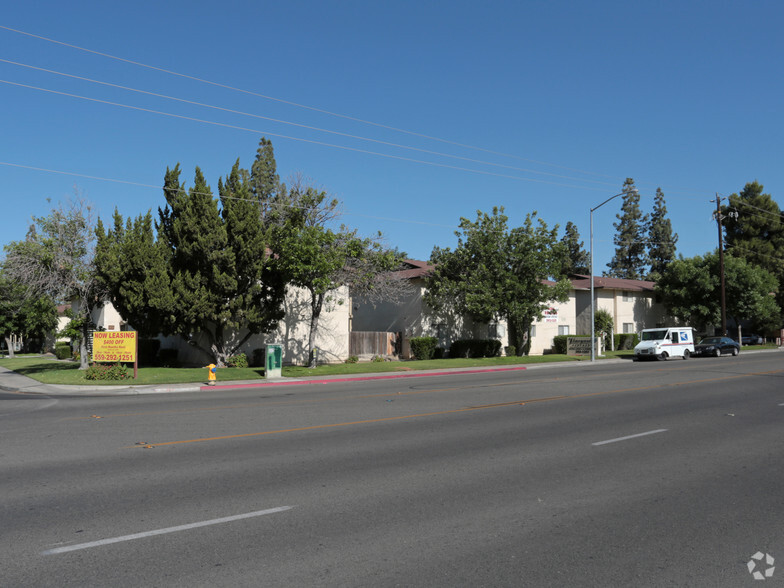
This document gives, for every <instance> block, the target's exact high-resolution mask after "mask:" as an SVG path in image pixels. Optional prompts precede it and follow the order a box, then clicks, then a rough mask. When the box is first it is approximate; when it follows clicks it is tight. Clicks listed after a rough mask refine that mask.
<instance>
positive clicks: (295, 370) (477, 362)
mask: <svg viewBox="0 0 784 588" xmlns="http://www.w3.org/2000/svg"><path fill="white" fill-rule="evenodd" d="M761 349H776V346H775V345H753V346H744V347H743V351H744V352H745V351H755V350H761ZM633 358H634V351H632V350H624V351H605V353H604V355H603V356H602V357H597V359H599V360H601V359H629V360H631V359H633ZM590 359H591V358H590V356H580V357H574V356H568V355H556V354H551V355H531V356H528V357H485V358H477V359H463V358H457V359H431V360H426V361H384V362H378V363H376V362H361V363H338V364H328V365H320V366H318V367H316V368H313V369H309V368H306V367H301V366H284V367H283V377H284V378H296V377H319V376H339V375H357V374H377V373H389V372H398V373H399V372H409V371H414V370H448V369H453V368H468V367H475V368H485V367H498V366H505V365H527V364H537V363H549V362H559V361H560V362H565V361H570V362H574V361H590ZM0 366H2V367H4V368H7V369H9V370H13V371H15V372H16V373H18V374H21V375H23V376H28V377H30V378H33V379H34V380H38V381H39V382H41V383H42V384H54V385H72V386H102V385H103V386H117V385H126V386H127V385H137V386H150V385H162V384H191V383H200V382H203V383H206V382H207V369H206V368H159V367H142V368H139V377H138V379H136V380H133V379H130V380H122V381H106V380H97V381H96V380H85V379H84V372H83V371H80V370H79V364H78V363H76V362H73V361H67V360H65V361H58V360H55V359H48V358H45V357H41V356H24V357H16V358H14V359H7V358H6V359H0ZM129 371H130V372H131V374H132V373H133V368H130V369H129ZM263 378H264V369H263V368H222V369H219V370H218V383H219V384H220V383H221V382H231V381H237V380H260V379H263Z"/></svg>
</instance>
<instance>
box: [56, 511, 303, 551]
mask: <svg viewBox="0 0 784 588" xmlns="http://www.w3.org/2000/svg"><path fill="white" fill-rule="evenodd" d="M292 508H294V507H293V506H279V507H277V508H269V509H267V510H257V511H256V512H248V513H245V514H239V515H234V516H230V517H223V518H221V519H212V520H210V521H201V522H199V523H190V524H188V525H180V526H178V527H168V528H166V529H156V530H154V531H145V532H144V533H135V534H133V535H123V536H122V537H111V538H110V539H101V540H100V541H91V542H90V543H79V544H78V545H68V546H67V547H56V548H54V549H47V550H46V551H42V552H41V555H54V554H56V553H65V552H67V551H77V550H79V549H89V548H91V547H99V546H101V545H110V544H111V543H120V542H121V541H133V540H134V539H144V538H145V537H153V536H155V535H165V534H166V533H176V532H177V531H187V530H188V529H197V528H199V527H207V526H209V525H219V524H220V523H229V522H231V521H239V520H241V519H249V518H252V517H261V516H264V515H269V514H275V513H277V512H283V511H286V510H291V509H292Z"/></svg>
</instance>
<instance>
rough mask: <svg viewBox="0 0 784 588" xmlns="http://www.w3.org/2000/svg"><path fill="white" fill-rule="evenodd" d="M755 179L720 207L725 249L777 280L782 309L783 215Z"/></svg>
mask: <svg viewBox="0 0 784 588" xmlns="http://www.w3.org/2000/svg"><path fill="white" fill-rule="evenodd" d="M763 189H764V188H763V186H762V184H760V183H759V182H756V181H754V182H749V183H748V184H746V185H745V186H744V188H743V190H741V191H740V193H739V194H732V195H731V196H730V197H729V204H728V205H727V206H723V207H722V210H721V212H722V217H723V221H722V223H723V226H724V230H725V235H726V243H727V250H728V251H729V252H731V253H732V255H733V256H734V257H741V258H743V259H746V260H747V261H749V262H750V263H752V264H754V265H757V266H759V267H761V268H764V269H766V270H768V271H769V272H771V273H772V274H773V275H774V276H776V279H777V281H778V288H777V301H778V305H779V307H780V308H782V309H784V217H782V211H781V210H780V209H779V206H778V204H776V202H775V201H774V200H773V198H772V197H771V196H770V194H765V193H763Z"/></svg>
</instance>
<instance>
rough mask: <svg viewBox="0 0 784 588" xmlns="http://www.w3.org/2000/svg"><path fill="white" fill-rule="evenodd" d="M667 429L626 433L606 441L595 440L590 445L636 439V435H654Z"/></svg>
mask: <svg viewBox="0 0 784 588" xmlns="http://www.w3.org/2000/svg"><path fill="white" fill-rule="evenodd" d="M666 430H667V429H656V430H655V431H647V432H645V433H637V434H636V435H627V436H626V437H617V438H615V439H607V441H597V442H596V443H591V445H607V444H608V443H617V442H618V441H626V440H627V439H636V438H637V437H645V436H646V435H655V434H656V433H664V432H665V431H666Z"/></svg>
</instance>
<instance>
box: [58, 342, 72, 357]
mask: <svg viewBox="0 0 784 588" xmlns="http://www.w3.org/2000/svg"><path fill="white" fill-rule="evenodd" d="M54 354H55V356H56V357H57V359H71V344H70V343H65V342H59V343H55V344H54Z"/></svg>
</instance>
